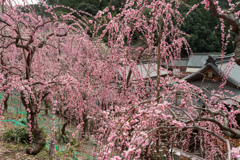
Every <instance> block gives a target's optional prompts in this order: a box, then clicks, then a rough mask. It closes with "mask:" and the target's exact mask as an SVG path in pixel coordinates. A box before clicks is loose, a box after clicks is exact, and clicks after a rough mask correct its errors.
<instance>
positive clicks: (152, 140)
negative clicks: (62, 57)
mask: <svg viewBox="0 0 240 160" xmlns="http://www.w3.org/2000/svg"><path fill="white" fill-rule="evenodd" d="M179 6H180V4H179V3H178V1H167V2H165V1H151V2H149V1H143V0H131V1H127V2H126V5H125V6H124V8H123V9H122V12H121V13H119V14H118V15H116V17H112V16H111V13H106V12H108V8H106V9H105V11H103V12H102V11H99V13H98V14H97V15H96V18H100V19H101V18H106V16H107V18H108V19H110V22H109V23H108V24H107V26H106V29H105V30H103V34H102V35H101V37H104V36H108V47H109V48H110V50H111V56H112V57H111V59H114V60H115V61H118V63H119V68H118V71H119V72H120V75H121V76H122V81H121V82H120V93H119V96H118V98H120V99H121V101H120V103H113V105H112V106H110V107H109V109H107V111H104V112H103V114H105V116H103V117H102V120H101V121H103V122H104V121H105V122H106V125H104V126H102V127H100V128H99V130H98V131H99V134H100V135H99V136H98V137H99V138H100V139H99V141H100V144H102V145H103V147H102V150H101V153H100V156H99V159H141V158H150V159H151V158H152V159H158V158H160V157H159V156H160V155H161V153H160V152H159V151H160V150H164V149H165V150H166V151H171V152H168V153H167V154H166V155H164V156H167V157H169V158H171V157H172V156H173V155H172V154H171V153H172V151H173V149H174V148H175V149H176V148H177V149H180V150H181V151H189V152H190V143H192V141H195V143H194V145H193V146H194V147H195V151H194V152H199V154H200V155H201V156H202V157H203V158H207V159H214V158H221V159H231V156H232V153H231V148H232V147H233V146H232V144H231V143H230V141H232V140H231V138H233V139H239V133H240V132H239V130H238V129H239V126H238V125H237V123H236V120H235V118H233V117H235V116H236V114H238V112H239V109H238V106H239V102H236V103H235V105H237V108H235V109H233V105H229V104H228V103H227V102H226V100H227V99H233V100H234V98H232V97H228V96H226V95H224V92H223V91H221V90H220V91H213V92H209V91H208V90H207V89H206V88H204V87H202V88H197V87H195V86H192V85H190V84H188V83H186V82H185V81H181V80H179V79H177V78H175V77H171V78H170V77H166V78H163V77H161V76H160V75H161V72H163V71H162V69H161V68H160V64H161V62H163V61H164V62H169V61H171V62H172V63H174V62H175V61H176V60H177V59H179V58H180V53H181V50H182V49H183V44H184V46H187V47H186V48H185V49H186V50H187V51H189V50H190V48H188V44H187V42H186V40H185V39H184V37H183V35H185V34H184V33H183V32H182V31H181V30H180V29H179V28H180V26H181V25H183V24H184V19H185V17H183V16H182V15H181V14H180V13H179V12H178V8H179ZM196 6H197V5H194V6H193V7H192V9H191V10H193V9H194V8H195V7H196ZM191 10H190V11H189V12H188V13H187V15H188V14H189V13H190V12H191ZM146 11H147V14H148V15H146ZM237 20H239V18H237ZM222 36H223V40H224V39H228V38H229V37H228V35H225V34H223V35H222ZM134 37H137V40H138V41H141V42H142V44H143V45H142V46H141V47H138V48H136V47H135V46H134V44H133V43H134V41H133V40H134ZM226 41H227V40H226ZM226 45H227V42H224V41H223V52H224V49H225V46H226ZM146 54H147V55H149V56H150V57H151V58H152V62H153V63H157V69H156V68H155V67H154V66H152V65H151V64H148V68H145V66H142V67H143V68H142V69H139V66H137V64H138V63H139V62H140V61H139V59H140V58H141V57H142V56H143V55H146ZM230 63H232V61H231V62H230ZM140 64H141V63H140ZM115 65H116V64H115ZM229 65H230V64H229ZM143 70H145V71H147V72H148V74H147V76H145V77H143ZM152 72H157V78H156V80H152V79H151V78H150V75H151V73H152ZM146 83H148V84H150V85H149V86H147V87H146V85H145V84H146ZM146 95H148V96H146ZM149 95H150V96H149ZM220 95H221V96H220ZM209 97H210V98H209ZM234 101H235V100H234ZM227 106H228V107H230V108H232V109H231V110H230V111H228V110H227ZM230 115H232V116H230ZM230 124H233V125H230ZM193 131H194V132H197V133H198V134H197V135H195V136H193V133H194V132H193ZM226 137H229V138H226ZM229 139H230V141H229ZM233 151H234V152H233V155H234V156H238V154H239V151H238V150H237V149H236V148H233ZM162 156H163V155H162Z"/></svg>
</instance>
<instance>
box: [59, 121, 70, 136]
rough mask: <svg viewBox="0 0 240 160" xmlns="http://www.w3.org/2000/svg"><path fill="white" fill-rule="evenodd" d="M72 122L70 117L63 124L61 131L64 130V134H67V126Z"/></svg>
mask: <svg viewBox="0 0 240 160" xmlns="http://www.w3.org/2000/svg"><path fill="white" fill-rule="evenodd" d="M69 123H70V119H68V120H67V121H66V122H65V123H64V124H63V126H62V129H61V132H62V135H65V133H66V127H67V125H68V124H69Z"/></svg>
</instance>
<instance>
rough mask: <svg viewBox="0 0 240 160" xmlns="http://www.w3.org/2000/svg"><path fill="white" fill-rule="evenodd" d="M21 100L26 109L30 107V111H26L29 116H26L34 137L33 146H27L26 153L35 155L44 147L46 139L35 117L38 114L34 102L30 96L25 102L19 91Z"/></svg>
mask: <svg viewBox="0 0 240 160" xmlns="http://www.w3.org/2000/svg"><path fill="white" fill-rule="evenodd" d="M21 101H22V103H23V105H24V106H25V108H26V110H27V109H30V112H29V113H27V117H29V116H30V118H27V120H28V123H30V124H31V132H32V135H33V138H34V144H33V146H31V147H29V148H27V149H26V153H27V154H30V155H36V154H38V153H39V152H40V151H41V150H42V149H43V148H44V146H45V144H46V140H45V138H44V135H43V133H42V130H41V129H40V128H39V126H38V121H37V119H36V117H37V114H38V112H37V111H36V109H37V106H36V105H35V104H34V102H33V100H32V99H31V98H29V103H26V101H25V95H24V93H23V92H21Z"/></svg>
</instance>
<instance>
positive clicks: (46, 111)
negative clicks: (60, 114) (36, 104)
mask: <svg viewBox="0 0 240 160" xmlns="http://www.w3.org/2000/svg"><path fill="white" fill-rule="evenodd" d="M44 104H45V114H46V115H48V109H49V108H50V106H49V105H48V100H47V99H46V98H45V99H44Z"/></svg>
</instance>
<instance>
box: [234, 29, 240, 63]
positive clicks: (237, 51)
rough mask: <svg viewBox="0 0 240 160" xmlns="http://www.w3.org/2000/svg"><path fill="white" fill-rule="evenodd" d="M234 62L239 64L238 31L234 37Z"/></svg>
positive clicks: (239, 46) (239, 35) (239, 33)
mask: <svg viewBox="0 0 240 160" xmlns="http://www.w3.org/2000/svg"><path fill="white" fill-rule="evenodd" d="M234 58H235V62H236V63H237V64H238V65H239V66H240V31H239V32H238V34H237V37H236V38H235V57H234Z"/></svg>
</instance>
